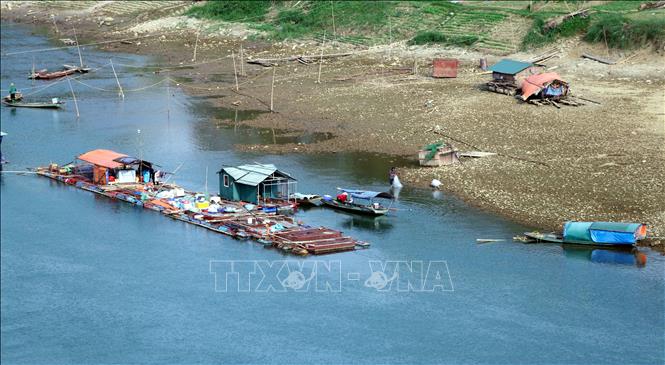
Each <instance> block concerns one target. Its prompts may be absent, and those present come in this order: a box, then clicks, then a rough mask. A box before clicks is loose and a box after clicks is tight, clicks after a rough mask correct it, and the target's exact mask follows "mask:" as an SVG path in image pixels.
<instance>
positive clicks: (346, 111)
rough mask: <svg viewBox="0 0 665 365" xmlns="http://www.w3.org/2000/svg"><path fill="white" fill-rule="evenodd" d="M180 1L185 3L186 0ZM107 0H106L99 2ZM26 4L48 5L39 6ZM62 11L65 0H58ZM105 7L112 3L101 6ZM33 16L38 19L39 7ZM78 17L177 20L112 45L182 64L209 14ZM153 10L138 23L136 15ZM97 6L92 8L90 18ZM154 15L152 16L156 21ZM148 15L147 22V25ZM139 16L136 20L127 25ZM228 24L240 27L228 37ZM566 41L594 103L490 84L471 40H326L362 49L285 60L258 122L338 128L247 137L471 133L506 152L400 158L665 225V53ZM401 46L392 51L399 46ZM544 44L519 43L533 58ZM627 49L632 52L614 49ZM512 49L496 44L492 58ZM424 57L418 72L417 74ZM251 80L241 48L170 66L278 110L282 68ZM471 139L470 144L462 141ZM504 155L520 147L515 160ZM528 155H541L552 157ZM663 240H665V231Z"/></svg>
mask: <svg viewBox="0 0 665 365" xmlns="http://www.w3.org/2000/svg"><path fill="white" fill-rule="evenodd" d="M176 5H177V4H176ZM105 8H108V6H104V7H101V8H100V10H103V9H105ZM27 9H30V10H31V11H34V12H35V13H32V14H30V15H29V16H26V15H25V14H26V11H27ZM50 10H51V12H53V9H50ZM39 12H44V10H43V9H42V8H40V7H39V6H31V7H23V8H19V9H18V10H17V9H16V8H14V10H13V11H11V12H8V11H3V19H7V18H13V19H14V20H15V21H16V20H18V21H21V22H36V23H40V18H39V15H40V13H39ZM98 15H99V16H104V14H103V13H102V14H98ZM31 17H34V18H31ZM68 17H71V18H70V19H69V23H70V24H76V27H77V29H81V33H83V34H85V36H86V37H87V38H89V39H92V40H94V39H101V38H103V37H104V38H107V37H109V36H112V37H116V38H122V37H127V35H128V34H135V35H145V34H149V33H140V32H137V30H144V31H145V32H158V33H159V32H160V31H164V29H168V30H169V31H172V30H173V29H178V27H180V29H182V30H181V33H180V34H179V35H178V36H171V35H170V36H169V37H165V36H163V37H154V38H145V39H142V40H141V41H136V42H134V43H133V44H120V43H115V44H111V45H108V46H106V47H105V48H106V49H109V50H113V51H122V52H134V53H140V54H151V55H156V56H158V57H160V58H161V60H162V62H164V63H165V64H170V65H178V64H181V63H182V64H187V63H191V61H192V56H193V49H194V44H195V39H196V33H197V29H199V27H203V29H208V28H207V25H206V24H203V25H201V23H197V22H193V21H191V20H188V21H184V22H179V21H174V20H173V18H169V19H168V20H165V21H161V23H163V24H162V25H161V26H160V21H159V20H157V21H156V20H155V19H154V18H152V19H151V18H150V17H147V16H145V15H142V14H138V15H137V14H136V13H130V14H126V15H117V14H116V15H115V19H114V21H113V25H112V26H102V27H100V26H99V25H98V24H97V23H96V22H94V19H95V16H87V17H83V16H81V17H77V16H76V15H72V14H71V12H70V13H68ZM137 17H138V18H140V19H143V18H145V20H142V21H139V22H137V21H136V19H137ZM91 19H92V20H91ZM147 25H149V26H147ZM142 26H143V27H144V28H137V27H142ZM128 29H132V30H131V31H127V30H128ZM243 34H244V35H246V34H247V33H244V31H243V29H241V28H233V32H232V33H229V29H221V30H218V31H215V32H214V33H211V32H210V31H209V30H206V31H205V32H203V36H201V39H200V40H199V43H198V45H197V60H199V62H200V60H212V59H219V58H223V57H225V56H228V55H230V54H231V52H232V51H233V52H237V51H238V49H239V40H238V38H237V37H236V36H237V35H243ZM229 35H232V36H234V37H232V38H228V36H229ZM243 45H244V50H245V52H246V55H247V56H254V57H255V58H256V57H263V58H270V57H280V56H285V55H297V54H318V53H319V52H320V48H318V47H319V46H318V45H317V44H310V43H306V42H303V43H289V44H262V43H257V42H250V41H247V40H245V41H244V43H243ZM559 46H560V50H561V52H560V56H561V58H556V59H554V60H551V61H549V62H548V63H547V66H548V67H556V70H557V72H559V73H560V74H561V75H562V76H563V77H564V78H567V79H568V80H569V81H570V82H571V85H572V86H571V87H572V90H573V93H575V94H577V95H582V96H585V97H587V98H590V99H593V100H597V101H599V102H600V105H598V104H593V103H589V104H587V105H585V106H582V107H567V106H564V107H562V108H561V109H556V108H554V107H551V106H540V107H537V106H534V105H529V104H523V103H521V102H518V101H517V100H516V99H513V98H511V97H508V96H504V95H500V94H495V93H490V92H486V91H483V90H481V87H480V85H482V84H483V83H484V82H485V81H487V79H488V77H489V76H488V75H485V74H481V73H480V71H479V70H478V69H477V63H478V58H479V57H480V56H482V55H480V54H476V53H472V52H467V51H466V50H444V49H436V48H416V49H411V48H406V47H404V46H403V45H402V46H400V45H398V44H395V45H393V46H392V49H391V50H390V51H389V52H388V49H387V48H386V47H383V48H374V49H370V50H362V49H358V48H355V47H352V46H346V45H340V46H339V47H338V48H335V49H331V48H330V47H328V48H326V49H325V53H338V52H343V51H350V52H358V54H356V55H354V56H350V57H341V58H335V59H331V60H326V61H325V62H324V64H323V66H322V75H321V81H322V82H321V83H320V84H319V83H316V80H317V74H318V65H317V64H316V63H312V64H302V63H299V62H296V61H291V62H279V67H277V69H276V81H275V95H274V106H275V110H276V113H265V114H262V115H261V116H260V117H258V118H257V119H255V120H252V121H247V122H246V123H247V124H249V125H252V126H257V127H271V128H281V129H288V130H297V131H310V132H328V133H332V134H333V135H334V136H335V137H334V138H332V139H328V140H325V141H322V142H319V143H314V144H308V145H295V144H294V145H289V144H287V145H261V146H243V147H241V148H243V149H248V150H252V151H266V152H271V153H274V152H277V153H293V152H297V153H317V152H337V151H352V150H360V151H368V152H381V153H388V154H395V155H404V156H413V157H414V158H415V154H416V151H417V150H418V149H419V148H420V147H422V146H423V145H425V144H427V143H431V142H435V141H438V140H444V141H446V142H452V141H450V140H447V139H446V138H444V137H442V136H441V135H438V134H436V133H434V132H432V131H433V130H434V131H439V132H440V133H443V134H445V135H448V136H453V137H454V138H455V140H461V141H464V142H466V143H468V144H470V145H473V146H476V147H478V148H480V149H482V150H485V151H490V152H497V153H499V154H501V156H494V157H489V158H483V159H477V160H474V159H465V160H463V163H462V164H459V165H456V166H451V167H441V168H419V167H417V166H416V162H415V161H414V165H413V166H409V167H405V168H403V169H402V170H401V175H402V176H401V177H402V182H404V183H406V184H408V185H418V186H426V185H427V184H428V182H429V181H431V179H433V178H437V179H439V180H441V181H443V183H444V189H445V190H446V191H449V192H451V193H454V194H456V195H458V196H460V197H462V198H463V199H465V200H466V201H467V202H469V203H470V204H473V205H477V206H479V207H481V208H483V209H486V210H490V211H493V212H497V213H499V214H502V215H504V216H507V217H509V218H511V219H513V220H516V221H519V222H521V223H524V224H527V225H531V226H534V227H539V228H541V229H547V230H554V229H557V228H559V226H560V224H561V223H562V222H564V221H566V220H611V221H639V222H644V223H647V224H648V225H649V234H650V235H653V236H661V237H662V236H665V205H664V204H663V203H662V202H663V201H665V186H664V185H665V143H664V142H665V107H664V105H665V91H664V90H665V71H664V70H663V69H662V67H660V66H659V65H662V64H665V57H664V56H663V54H656V53H652V52H641V53H640V54H638V55H636V56H635V57H633V58H632V59H631V60H630V61H628V62H625V63H620V64H617V65H615V66H607V65H602V64H599V63H597V62H593V61H590V60H582V59H580V58H579V55H580V54H581V52H583V51H591V52H597V53H599V54H601V53H600V52H606V51H605V50H602V49H598V48H594V47H590V46H588V45H584V44H581V43H579V41H575V40H572V41H567V42H566V43H563V44H561V45H559ZM388 53H390V55H391V57H390V58H388ZM435 56H445V57H456V58H458V59H460V60H461V69H460V74H459V77H458V78H456V79H432V78H430V77H429V72H430V69H429V66H428V65H429V64H430V62H431V59H432V57H435ZM530 56H533V55H528V54H518V55H515V58H518V59H526V58H528V57H530ZM611 56H612V57H614V58H616V59H621V58H627V57H628V56H629V54H623V55H622V54H618V53H617V54H612V55H611ZM498 59H499V57H495V56H491V55H490V56H489V60H490V62H493V61H495V60H498ZM414 60H416V62H417V63H418V64H419V72H418V73H417V74H413V73H412V69H413V66H414ZM245 70H246V73H247V76H241V77H240V79H239V83H240V84H241V86H240V90H239V91H238V92H234V91H233V88H234V83H235V82H234V74H233V63H232V62H231V59H230V58H224V59H223V60H221V61H217V62H213V63H206V64H201V65H197V66H195V67H193V68H180V69H178V68H176V69H171V70H168V72H166V71H164V72H162V73H164V74H165V75H168V76H170V77H175V78H178V79H179V80H182V83H181V87H182V88H183V89H184V90H185V91H186V92H188V93H190V94H192V95H196V96H205V97H206V100H208V101H209V102H210V103H211V104H212V106H213V107H225V108H229V107H233V103H239V106H238V108H241V109H259V110H266V109H267V105H269V104H270V86H271V81H272V80H271V78H272V73H271V70H270V69H266V68H263V67H261V66H258V65H249V64H247V65H245ZM453 144H455V145H456V146H457V147H458V148H460V149H462V150H466V149H470V147H468V146H467V145H464V144H462V143H459V142H453ZM505 156H514V157H518V158H520V159H514V158H510V157H505ZM521 159H526V160H532V161H538V162H540V164H536V163H530V162H525V161H523V160H521ZM648 244H653V245H655V246H657V248H658V247H659V248H660V249H662V248H663V241H662V240H660V241H658V240H655V241H651V242H649V243H648Z"/></svg>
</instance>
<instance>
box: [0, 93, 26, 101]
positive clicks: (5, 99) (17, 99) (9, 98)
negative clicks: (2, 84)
mask: <svg viewBox="0 0 665 365" xmlns="http://www.w3.org/2000/svg"><path fill="white" fill-rule="evenodd" d="M22 99H23V94H21V93H20V92H16V93H15V94H14V101H20V100H22ZM2 100H4V101H6V102H8V103H11V102H12V97H11V95H7V96H5V97H4V98H2Z"/></svg>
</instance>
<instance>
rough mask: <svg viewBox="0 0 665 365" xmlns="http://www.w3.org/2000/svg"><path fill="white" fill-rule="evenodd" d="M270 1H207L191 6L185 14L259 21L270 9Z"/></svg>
mask: <svg viewBox="0 0 665 365" xmlns="http://www.w3.org/2000/svg"><path fill="white" fill-rule="evenodd" d="M271 3H272V2H271V1H227V0H215V1H208V2H206V3H205V4H203V5H199V6H193V7H192V8H190V9H189V10H188V11H187V15H189V16H192V17H195V18H204V19H217V20H225V21H231V22H238V21H261V20H263V19H264V17H265V15H266V14H267V13H268V11H269V10H270V6H271Z"/></svg>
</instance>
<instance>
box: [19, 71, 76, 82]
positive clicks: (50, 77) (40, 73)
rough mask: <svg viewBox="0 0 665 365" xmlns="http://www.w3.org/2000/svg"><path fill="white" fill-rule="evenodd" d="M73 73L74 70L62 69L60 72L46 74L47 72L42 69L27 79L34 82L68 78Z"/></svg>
mask: <svg viewBox="0 0 665 365" xmlns="http://www.w3.org/2000/svg"><path fill="white" fill-rule="evenodd" d="M75 72H76V69H64V70H61V71H54V72H48V70H46V69H43V70H39V71H37V72H35V73H33V74H31V75H30V76H28V78H29V79H34V80H53V79H58V78H61V77H65V76H69V75H71V74H73V73H75Z"/></svg>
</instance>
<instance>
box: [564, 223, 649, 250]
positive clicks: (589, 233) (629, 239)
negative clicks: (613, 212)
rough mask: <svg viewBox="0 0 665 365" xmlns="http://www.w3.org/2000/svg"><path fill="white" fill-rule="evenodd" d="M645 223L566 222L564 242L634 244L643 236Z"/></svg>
mask: <svg viewBox="0 0 665 365" xmlns="http://www.w3.org/2000/svg"><path fill="white" fill-rule="evenodd" d="M643 231H645V230H644V229H643V225H642V224H640V223H614V222H566V224H565V225H564V227H563V240H564V242H575V243H584V242H589V243H597V244H610V245H621V244H631V245H632V244H634V243H635V242H636V241H637V240H638V239H640V238H643V237H644V235H643Z"/></svg>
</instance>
